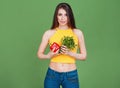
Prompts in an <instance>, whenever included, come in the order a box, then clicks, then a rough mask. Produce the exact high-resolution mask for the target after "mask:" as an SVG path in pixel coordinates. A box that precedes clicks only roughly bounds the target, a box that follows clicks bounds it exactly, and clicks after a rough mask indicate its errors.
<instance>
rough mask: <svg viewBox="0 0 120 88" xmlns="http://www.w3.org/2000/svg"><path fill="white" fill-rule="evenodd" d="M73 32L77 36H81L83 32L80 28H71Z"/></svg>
mask: <svg viewBox="0 0 120 88" xmlns="http://www.w3.org/2000/svg"><path fill="white" fill-rule="evenodd" d="M73 31H74V33H75V34H76V35H77V36H79V37H80V36H83V32H82V31H81V30H80V29H73Z"/></svg>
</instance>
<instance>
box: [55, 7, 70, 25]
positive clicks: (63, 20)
mask: <svg viewBox="0 0 120 88" xmlns="http://www.w3.org/2000/svg"><path fill="white" fill-rule="evenodd" d="M57 19H58V23H59V25H61V26H64V25H67V23H68V17H67V13H66V11H65V10H64V9H62V8H61V9H59V10H58V14H57Z"/></svg>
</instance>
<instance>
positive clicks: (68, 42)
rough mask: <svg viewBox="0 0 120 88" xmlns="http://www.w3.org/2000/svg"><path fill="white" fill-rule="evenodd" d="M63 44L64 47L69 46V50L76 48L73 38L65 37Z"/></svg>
mask: <svg viewBox="0 0 120 88" xmlns="http://www.w3.org/2000/svg"><path fill="white" fill-rule="evenodd" d="M61 42H62V45H65V46H67V48H68V49H70V50H72V49H74V48H75V46H76V45H75V42H74V39H73V37H69V36H64V37H63V38H62V40H61Z"/></svg>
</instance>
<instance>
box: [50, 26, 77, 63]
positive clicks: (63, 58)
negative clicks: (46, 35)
mask: <svg viewBox="0 0 120 88" xmlns="http://www.w3.org/2000/svg"><path fill="white" fill-rule="evenodd" d="M64 36H69V37H73V38H74V42H75V44H76V45H77V46H76V47H75V48H74V49H73V50H71V51H72V52H77V48H78V38H77V36H76V35H75V34H74V32H73V31H72V29H66V30H62V29H58V28H56V32H55V33H54V34H53V35H52V36H51V37H50V39H49V44H52V43H54V42H56V43H58V44H59V45H60V46H61V39H62V38H63V37H64ZM51 62H57V63H75V58H73V57H71V56H69V55H65V54H59V55H57V56H55V57H53V58H51Z"/></svg>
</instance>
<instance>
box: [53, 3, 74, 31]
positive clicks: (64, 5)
mask: <svg viewBox="0 0 120 88" xmlns="http://www.w3.org/2000/svg"><path fill="white" fill-rule="evenodd" d="M61 8H62V9H64V10H65V11H66V13H67V17H68V27H70V28H71V29H74V28H76V25H75V19H74V15H73V12H72V9H71V6H70V5H69V4H68V3H60V4H58V5H57V6H56V9H55V12H54V17H53V23H52V26H51V29H54V28H56V27H58V26H59V23H58V20H57V14H58V10H59V9H61Z"/></svg>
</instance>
